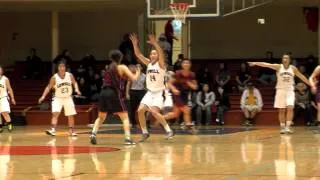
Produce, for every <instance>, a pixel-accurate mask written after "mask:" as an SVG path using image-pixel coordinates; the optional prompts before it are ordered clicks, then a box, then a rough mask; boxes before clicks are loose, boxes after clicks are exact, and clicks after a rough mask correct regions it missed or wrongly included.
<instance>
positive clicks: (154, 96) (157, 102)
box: [140, 91, 164, 109]
mask: <svg viewBox="0 0 320 180" xmlns="http://www.w3.org/2000/svg"><path fill="white" fill-rule="evenodd" d="M140 104H144V105H146V106H148V107H149V108H150V107H158V108H160V109H162V107H163V106H164V91H157V92H151V91H148V92H147V93H146V94H145V95H144V96H143V98H142V100H141V103H140Z"/></svg>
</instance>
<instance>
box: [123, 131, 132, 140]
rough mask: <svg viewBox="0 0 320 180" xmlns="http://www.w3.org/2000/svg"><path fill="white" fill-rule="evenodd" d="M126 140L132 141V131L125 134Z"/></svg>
mask: <svg viewBox="0 0 320 180" xmlns="http://www.w3.org/2000/svg"><path fill="white" fill-rule="evenodd" d="M124 138H126V139H131V133H130V130H129V131H128V132H124Z"/></svg>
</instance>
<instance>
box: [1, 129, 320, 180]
mask: <svg viewBox="0 0 320 180" xmlns="http://www.w3.org/2000/svg"><path fill="white" fill-rule="evenodd" d="M45 128H46V127H39V126H38V127H37V126H33V127H32V126H31V127H30V126H29V127H28V126H27V127H15V129H14V131H13V132H12V133H8V132H6V131H4V132H3V133H2V134H0V142H1V146H0V180H9V179H19V180H20V179H32V180H33V179H57V180H60V179H61V180H65V179H66V180H69V179H76V180H78V179H79V180H80V179H86V180H87V179H133V180H134V179H139V180H140V179H141V180H165V179H173V180H178V179H183V180H185V179H194V180H200V179H201V180H202V179H209V180H212V179H214V180H215V179H227V180H229V179H230V180H237V179H252V180H256V179H263V180H264V179H268V180H269V179H270V180H274V179H281V180H282V179H283V180H293V179H320V130H319V129H318V128H315V127H313V128H307V127H294V129H295V131H296V132H295V134H293V135H280V134H279V128H278V127H254V129H250V130H248V129H244V128H242V127H225V128H220V127H218V128H217V127H208V128H203V129H201V132H200V135H187V134H184V133H183V132H182V131H177V132H178V133H177V135H176V136H175V137H174V139H172V140H169V141H167V140H164V139H163V136H164V135H163V133H161V132H162V131H161V130H153V132H154V133H153V134H152V136H151V137H150V139H148V141H147V142H145V143H140V144H137V145H135V146H124V145H122V142H123V135H122V134H120V133H121V131H120V130H119V129H120V128H118V127H114V128H112V129H111V128H103V129H102V133H101V134H99V135H98V145H96V146H92V145H90V144H89V138H88V134H87V133H88V132H89V128H86V127H82V128H79V129H78V132H80V133H81V134H80V135H79V137H78V138H68V137H67V136H66V134H65V133H64V132H63V130H64V129H65V128H64V127H60V129H59V133H58V136H57V137H55V138H52V137H49V136H47V135H45V134H44V132H43V131H44V130H45ZM133 138H134V139H135V140H138V139H139V134H134V135H133Z"/></svg>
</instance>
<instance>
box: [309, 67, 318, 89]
mask: <svg viewBox="0 0 320 180" xmlns="http://www.w3.org/2000/svg"><path fill="white" fill-rule="evenodd" d="M319 75H320V66H317V67H316V68H315V69H314V71H313V73H312V74H311V76H310V77H309V82H310V85H311V87H312V88H315V87H316V84H317V82H316V81H315V79H316V77H317V76H319Z"/></svg>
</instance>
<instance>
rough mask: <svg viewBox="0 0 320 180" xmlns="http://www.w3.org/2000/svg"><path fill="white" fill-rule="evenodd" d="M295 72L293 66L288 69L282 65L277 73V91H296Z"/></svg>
mask: <svg viewBox="0 0 320 180" xmlns="http://www.w3.org/2000/svg"><path fill="white" fill-rule="evenodd" d="M294 84H295V83H294V71H293V66H292V65H289V67H288V68H287V69H286V68H285V67H284V66H283V64H281V65H280V69H279V71H278V72H277V86H276V89H282V90H288V91H289V90H290V91H293V90H294Z"/></svg>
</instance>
